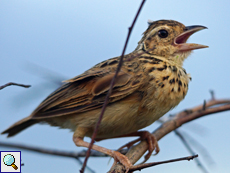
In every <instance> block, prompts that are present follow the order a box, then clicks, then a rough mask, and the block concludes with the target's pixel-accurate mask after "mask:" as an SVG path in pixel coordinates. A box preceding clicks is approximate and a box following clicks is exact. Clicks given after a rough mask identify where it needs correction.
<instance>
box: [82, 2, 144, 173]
mask: <svg viewBox="0 0 230 173" xmlns="http://www.w3.org/2000/svg"><path fill="white" fill-rule="evenodd" d="M144 3H145V0H142V3H141V5H140V7H139V9H138V11H137V13H136V15H135V18H134V20H133V22H132V25H131V26H130V27H129V30H128V35H127V38H126V41H125V45H124V48H123V51H122V54H121V57H120V60H119V63H118V66H117V70H116V73H115V75H114V77H113V79H112V81H111V84H110V88H109V91H108V93H107V95H106V97H105V101H104V104H103V106H102V110H101V114H100V117H99V119H98V122H97V124H96V126H95V129H94V133H93V135H92V137H91V142H90V145H89V148H88V151H87V154H86V157H85V161H84V163H83V166H82V168H81V170H80V172H81V173H83V172H84V169H85V166H86V164H87V160H88V158H89V156H90V150H91V149H92V146H93V143H94V140H95V138H96V135H97V131H98V128H99V126H100V123H101V120H102V118H103V115H104V112H105V109H106V107H107V105H108V103H109V97H110V95H111V93H112V90H113V86H114V84H115V79H116V77H117V75H118V73H119V71H120V69H121V66H122V63H123V58H124V55H125V50H126V47H127V45H128V42H129V38H130V35H131V32H132V30H133V27H134V25H135V23H136V20H137V18H138V16H139V14H140V12H141V9H142V7H143V5H144Z"/></svg>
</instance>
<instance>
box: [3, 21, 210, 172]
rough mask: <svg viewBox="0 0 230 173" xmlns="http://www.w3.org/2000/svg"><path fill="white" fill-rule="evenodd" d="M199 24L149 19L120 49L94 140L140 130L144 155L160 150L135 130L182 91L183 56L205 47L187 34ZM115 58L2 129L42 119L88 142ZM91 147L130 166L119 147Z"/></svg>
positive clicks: (159, 113)
mask: <svg viewBox="0 0 230 173" xmlns="http://www.w3.org/2000/svg"><path fill="white" fill-rule="evenodd" d="M203 29H207V27H205V26H201V25H192V26H185V25H184V24H182V23H180V22H177V21H175V20H157V21H150V22H149V26H148V27H147V30H146V31H145V32H144V33H143V36H142V38H141V40H140V41H139V42H138V45H137V47H136V49H135V50H134V51H133V52H131V53H129V54H126V55H124V59H123V64H122V67H121V69H120V71H119V73H118V75H117V78H116V80H115V84H114V86H113V90H112V93H111V95H110V97H109V102H108V105H107V108H106V111H105V113H104V116H103V119H102V121H101V124H100V126H99V129H98V133H97V136H96V141H100V140H104V139H110V138H117V137H126V136H139V137H140V138H139V140H147V142H148V145H149V152H148V154H147V155H146V158H145V160H147V159H148V158H149V157H150V155H151V154H152V152H153V151H155V152H156V153H158V152H159V146H158V143H157V140H156V138H155V137H154V136H153V135H152V134H151V133H149V132H148V131H139V130H140V129H143V128H144V127H147V126H149V125H151V124H152V123H153V122H155V121H156V120H158V119H159V118H160V117H161V116H163V115H164V114H166V113H167V112H168V111H169V110H171V109H173V108H174V107H175V106H177V105H178V104H179V103H180V102H181V101H182V100H183V99H184V97H185V96H186V94H187V91H188V84H189V82H190V80H191V76H190V74H188V73H187V72H186V70H185V69H184V68H183V62H184V60H185V59H186V58H187V57H188V56H189V55H190V54H191V52H192V51H193V50H195V49H201V48H207V47H208V46H205V45H201V44H195V43H187V40H188V38H189V37H190V36H191V35H192V34H194V33H195V32H197V31H200V30H203ZM119 60H120V56H118V57H114V58H111V59H107V60H105V61H103V62H100V63H98V64H96V65H95V66H93V67H92V68H90V69H89V70H87V71H85V72H84V73H82V74H80V75H78V76H76V77H74V78H71V79H69V80H66V81H64V84H63V85H62V86H61V87H60V88H58V89H57V90H55V91H54V92H53V93H51V94H50V95H49V96H48V97H47V98H46V99H45V100H44V101H43V102H42V103H41V104H40V105H39V106H38V107H37V108H36V109H35V110H34V111H33V112H32V113H31V115H30V116H28V117H26V118H24V119H22V120H20V121H18V122H16V123H15V124H13V125H12V126H10V127H9V128H8V129H6V130H5V131H3V132H2V134H8V137H11V136H14V135H16V134H18V133H19V132H21V131H22V130H24V129H26V128H28V127H30V126H32V125H34V124H36V123H47V124H49V125H51V126H58V127H60V128H64V129H70V130H71V131H72V132H73V141H74V143H75V145H76V146H83V147H89V143H88V142H85V141H84V137H91V136H92V134H93V132H94V129H95V125H96V123H97V121H98V118H99V115H100V113H101V108H102V106H103V103H104V101H105V97H106V94H107V93H108V90H109V88H110V83H111V81H112V78H113V76H114V74H115V72H116V69H117V66H118V63H119ZM135 142H136V141H135ZM135 142H134V143H135ZM134 143H132V142H131V143H129V144H127V145H124V146H122V147H121V148H123V147H126V146H127V147H128V146H130V144H131V145H133V144H134ZM92 149H94V150H97V151H99V152H102V153H105V154H108V155H109V156H111V157H113V158H114V161H115V163H117V162H120V163H121V164H122V165H123V166H124V167H125V168H126V170H127V171H128V170H129V168H130V167H131V166H132V164H131V162H130V161H129V159H128V158H127V157H126V156H125V155H123V154H121V153H120V152H119V151H114V150H110V149H107V148H104V147H101V146H98V145H95V144H94V145H93V147H92ZM127 171H126V172H127Z"/></svg>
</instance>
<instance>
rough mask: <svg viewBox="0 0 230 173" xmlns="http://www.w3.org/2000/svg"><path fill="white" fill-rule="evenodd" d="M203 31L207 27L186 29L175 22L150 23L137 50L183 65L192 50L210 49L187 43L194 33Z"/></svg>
mask: <svg viewBox="0 0 230 173" xmlns="http://www.w3.org/2000/svg"><path fill="white" fill-rule="evenodd" d="M202 29H206V27H204V26H200V25H193V26H187V27H186V26H184V25H183V24H182V23H179V22H177V21H173V20H159V21H154V22H149V27H148V29H147V30H146V31H145V32H144V33H143V37H142V39H141V40H140V41H139V43H138V46H137V48H136V50H140V49H141V50H144V51H145V52H146V53H148V54H151V55H156V56H161V57H164V58H167V59H168V60H171V61H174V62H175V63H178V64H180V65H182V64H183V61H184V59H185V58H187V56H189V54H190V53H191V51H192V50H194V49H201V48H206V47H208V46H204V45H200V44H195V43H186V41H187V40H188V38H189V37H190V36H191V35H192V34H193V33H195V32H197V31H200V30H202Z"/></svg>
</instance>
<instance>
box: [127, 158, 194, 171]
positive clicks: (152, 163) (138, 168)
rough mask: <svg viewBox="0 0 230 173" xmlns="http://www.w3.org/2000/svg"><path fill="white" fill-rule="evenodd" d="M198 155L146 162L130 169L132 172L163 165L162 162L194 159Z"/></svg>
mask: <svg viewBox="0 0 230 173" xmlns="http://www.w3.org/2000/svg"><path fill="white" fill-rule="evenodd" d="M196 157H198V155H193V156H188V157H181V158H177V159H171V160H165V161H161V162H151V163H144V164H140V165H135V166H132V167H131V168H130V169H129V171H130V172H131V171H140V170H142V169H145V168H148V167H152V166H156V165H161V164H165V163H172V162H178V161H183V160H188V161H190V160H193V159H194V158H196Z"/></svg>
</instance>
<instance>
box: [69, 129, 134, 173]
mask: <svg viewBox="0 0 230 173" xmlns="http://www.w3.org/2000/svg"><path fill="white" fill-rule="evenodd" d="M76 132H77V131H75V133H74V135H73V141H74V143H75V145H76V146H79V147H86V148H89V145H90V144H89V143H88V142H85V141H83V137H79V136H78V135H79V133H76ZM78 132H79V131H78ZM92 149H93V150H96V151H99V152H102V153H104V154H107V155H109V156H111V157H113V158H114V164H116V163H117V162H120V163H121V164H122V165H124V167H125V169H126V173H127V172H128V171H129V168H130V167H131V166H132V164H131V162H130V161H129V159H128V158H127V157H126V156H125V155H123V154H121V153H120V152H118V151H113V150H109V149H107V148H103V147H100V146H98V145H93V146H92Z"/></svg>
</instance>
